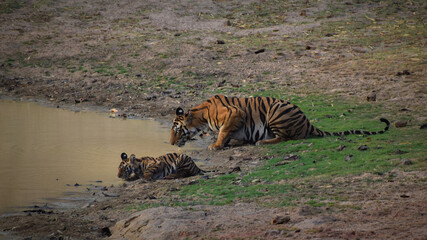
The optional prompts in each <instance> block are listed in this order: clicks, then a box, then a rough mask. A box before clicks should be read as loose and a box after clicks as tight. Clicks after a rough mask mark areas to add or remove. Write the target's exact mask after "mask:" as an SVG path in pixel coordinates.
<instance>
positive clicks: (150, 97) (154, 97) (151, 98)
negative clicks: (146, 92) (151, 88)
mask: <svg viewBox="0 0 427 240" xmlns="http://www.w3.org/2000/svg"><path fill="white" fill-rule="evenodd" d="M144 99H145V100H146V101H151V100H156V99H157V96H154V95H153V96H146V97H145V98H144Z"/></svg>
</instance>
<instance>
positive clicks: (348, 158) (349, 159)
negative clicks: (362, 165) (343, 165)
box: [344, 154, 353, 162]
mask: <svg viewBox="0 0 427 240" xmlns="http://www.w3.org/2000/svg"><path fill="white" fill-rule="evenodd" d="M352 157H353V155H351V154H350V155H347V156H345V158H344V159H345V160H346V161H347V162H349V161H351V158H352Z"/></svg>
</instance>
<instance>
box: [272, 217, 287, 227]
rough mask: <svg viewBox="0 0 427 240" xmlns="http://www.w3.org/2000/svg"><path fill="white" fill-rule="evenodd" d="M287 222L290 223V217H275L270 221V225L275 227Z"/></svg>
mask: <svg viewBox="0 0 427 240" xmlns="http://www.w3.org/2000/svg"><path fill="white" fill-rule="evenodd" d="M289 221H291V217H289V216H280V215H276V216H275V217H274V218H272V219H271V221H270V223H271V224H272V225H277V224H284V223H288V222H289Z"/></svg>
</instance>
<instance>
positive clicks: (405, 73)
mask: <svg viewBox="0 0 427 240" xmlns="http://www.w3.org/2000/svg"><path fill="white" fill-rule="evenodd" d="M402 75H411V73H410V72H409V70H403V71H402V72H397V73H396V76H402Z"/></svg>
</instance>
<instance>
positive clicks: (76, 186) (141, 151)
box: [0, 100, 194, 214]
mask: <svg viewBox="0 0 427 240" xmlns="http://www.w3.org/2000/svg"><path fill="white" fill-rule="evenodd" d="M0 109H1V111H0V133H1V134H0V164H1V168H0V214H4V213H10V212H16V211H21V210H23V209H25V208H28V207H30V206H34V205H37V206H44V205H45V204H46V203H48V202H49V204H48V206H49V205H52V204H53V205H55V204H57V205H61V204H62V205H64V206H63V207H65V206H66V205H67V202H72V201H76V200H78V198H79V196H80V195H81V194H83V193H84V192H87V191H88V189H94V188H102V187H104V186H108V187H109V186H111V185H117V184H119V183H120V182H121V180H120V179H118V178H117V167H118V165H119V163H120V154H121V153H122V152H126V153H128V154H130V153H134V154H135V155H137V156H159V155H162V154H165V153H168V152H176V151H178V148H177V147H175V146H171V145H170V144H169V143H168V140H169V134H170V128H169V126H166V125H162V124H160V123H159V122H157V121H154V120H138V119H119V118H110V117H109V113H100V112H93V111H79V112H74V111H70V110H65V109H59V108H51V107H46V106H42V105H39V104H37V103H33V102H16V101H10V100H0ZM192 149H194V147H193V146H192V145H191V144H188V145H186V146H185V149H184V151H189V150H192Z"/></svg>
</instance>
